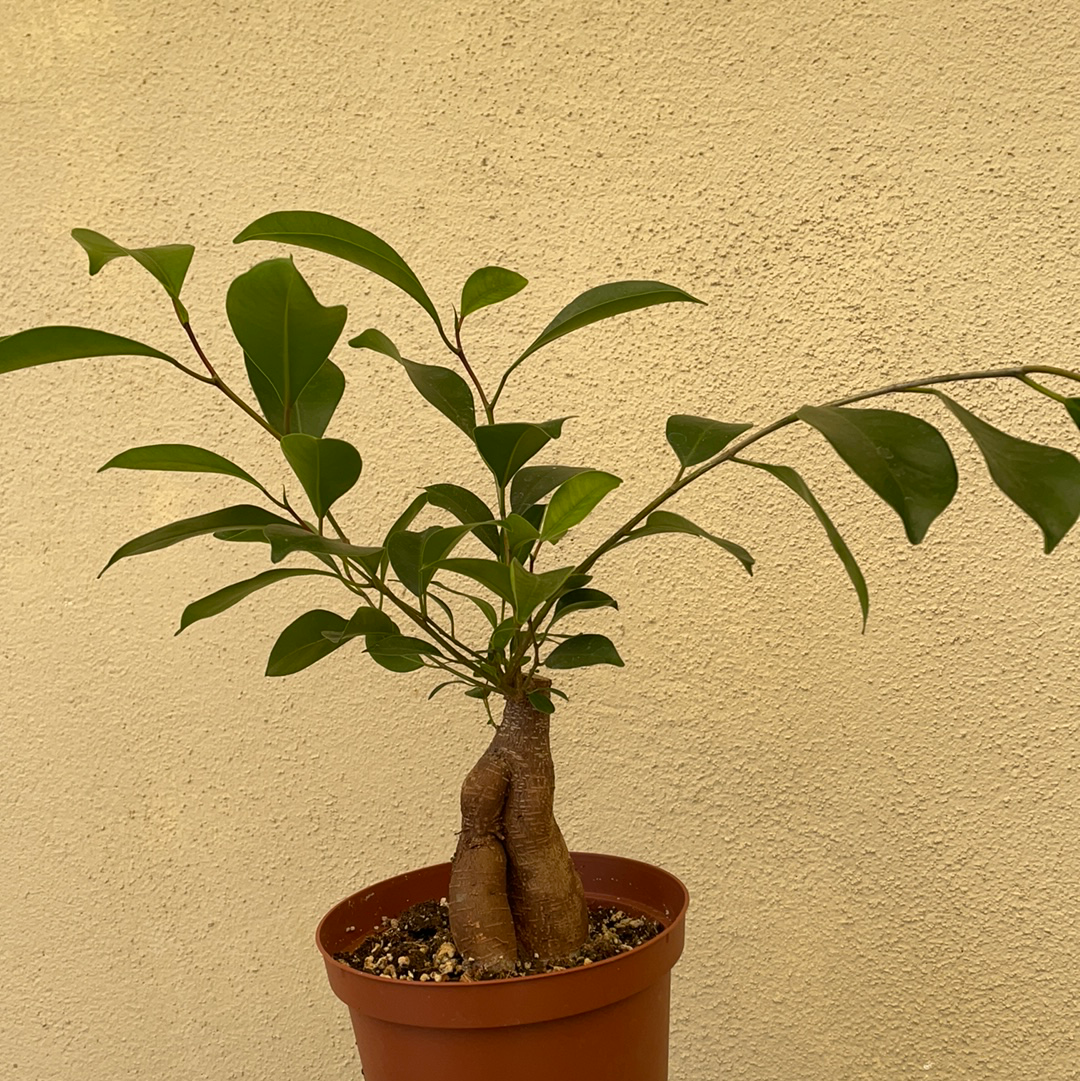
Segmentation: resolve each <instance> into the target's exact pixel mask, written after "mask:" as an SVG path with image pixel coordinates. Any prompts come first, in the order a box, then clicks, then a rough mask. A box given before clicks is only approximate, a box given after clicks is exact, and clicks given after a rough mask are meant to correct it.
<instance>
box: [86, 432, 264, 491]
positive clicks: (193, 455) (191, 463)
mask: <svg viewBox="0 0 1080 1081" xmlns="http://www.w3.org/2000/svg"><path fill="white" fill-rule="evenodd" d="M106 469H164V470H172V471H175V472H178V473H223V474H225V475H226V476H229V477H237V478H239V479H240V480H245V481H247V482H248V484H253V485H254V486H255V487H256V488H258V489H259V491H261V492H265V491H266V489H265V488H264V487H263V486H262V485H261V484H260V483H259V482H258V481H257V480H256V479H255V478H254V477H253V476H252V475H251V474H250V473H248V472H247V471H246V470H243V469H241V468H240V466H238V465H234V464H233V463H232V462H230V461H229V459H228V458H223V457H222V456H221V455H220V454H215V453H214V452H213V451H212V450H203V449H202V448H201V447H192V446H189V445H188V444H186V443H154V444H153V445H152V446H148V447H132V448H131V450H125V451H122V452H121V453H120V454H118V455H116V457H115V458H110V459H109V460H108V461H107V462H106V463H105V464H104V465H103V466H102V467H101V468H100V469H99V470H98V472H99V473H102V472H104V471H105V470H106Z"/></svg>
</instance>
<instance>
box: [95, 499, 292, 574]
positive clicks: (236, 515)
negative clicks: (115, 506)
mask: <svg viewBox="0 0 1080 1081" xmlns="http://www.w3.org/2000/svg"><path fill="white" fill-rule="evenodd" d="M289 524H290V523H289V522H288V521H287V520H286V519H285V518H282V517H280V516H279V515H277V514H272V513H271V512H270V511H268V510H265V509H264V508H262V507H254V506H250V505H248V504H244V503H242V504H239V505H237V506H235V507H225V508H224V509H223V510H215V511H211V512H210V513H209V514H199V515H196V516H195V517H194V518H184V519H183V520H181V521H179V522H172V523H171V524H170V525H165V526H161V528H159V529H153V530H151V531H150V532H149V533H144V534H143V535H142V536H141V537H135V538H134V539H133V540H129V541H128V542H127V544H122V545H121V546H120V547H119V548H117V549H116V551H115V552H113V554H112V556H111V557H110V559H109V562H108V563H106V564H105V566H104V567H102V569H101V573H100V574H99V575H98V577H99V578H100V577H101V575H102V574H104V573H105V572H106V571H107V570H108V569H109V568H110V567H111V566H112V565H113V564H114V563H116V562H117V561H119V560H121V559H126V558H127V557H128V556H137V555H142V554H143V553H145V552H156V551H157V550H158V549H160V548H168V547H169V546H170V545H172V544H177V543H179V542H180V541H184V540H190V539H191V538H192V537H202V536H205V535H206V534H207V533H214V532H216V531H218V530H225V529H229V530H233V529H262V528H263V527H264V526H268V525H286V526H287V525H289Z"/></svg>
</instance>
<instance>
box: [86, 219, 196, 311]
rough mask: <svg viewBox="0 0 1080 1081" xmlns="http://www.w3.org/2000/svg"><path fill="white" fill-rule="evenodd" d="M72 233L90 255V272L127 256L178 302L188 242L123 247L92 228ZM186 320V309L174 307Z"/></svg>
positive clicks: (191, 250)
mask: <svg viewBox="0 0 1080 1081" xmlns="http://www.w3.org/2000/svg"><path fill="white" fill-rule="evenodd" d="M71 235H72V236H73V237H74V238H75V240H76V241H77V242H78V243H79V244H80V245H81V246H82V249H83V251H85V252H86V254H87V255H88V256H89V257H90V274H91V276H93V275H94V274H96V273H97V272H98V271H99V270H100V269H101V268H102V267H103V266H105V264H106V263H109V262H112V260H113V259H118V258H120V257H121V256H125V255H127V256H130V257H131V258H132V259H134V260H135V261H136V262H137V263H139V264H141V265H142V266H143V267H144V268H145V269H146V270H148V271H149V272H150V273H151V274H152V275H153V276H154V277H155V278H156V279H157V280H158V282H160V283H161V285H162V287H163V288H164V290H165V292H166V293H168V294H169V296H170V297H171V298H172V299H173V300H174V301H176V302H177V304H179V301H180V290H181V289H182V288H183V287H184V278H185V277H187V272H188V267H189V266H191V257H192V256H193V255H194V254H195V249H194V248H193V247H192V246H191V245H190V244H163V245H161V246H159V247H155V248H125V247H123V246H122V245H120V244H117V243H116V242H115V241H112V240H110V239H109V238H108V237H107V236H102V235H101V233H95V232H94V230H93V229H72V230H71ZM177 313H178V314H179V315H180V318H181V319H182V320H183V321H184V322H185V323H186V322H187V312H186V311H185V310H184V308H183V306H182V305H180V306H179V307H178V309H177Z"/></svg>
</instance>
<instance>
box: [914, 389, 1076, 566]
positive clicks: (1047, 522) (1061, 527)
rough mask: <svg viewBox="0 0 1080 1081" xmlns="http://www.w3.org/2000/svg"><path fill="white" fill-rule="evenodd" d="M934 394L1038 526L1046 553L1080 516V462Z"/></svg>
mask: <svg viewBox="0 0 1080 1081" xmlns="http://www.w3.org/2000/svg"><path fill="white" fill-rule="evenodd" d="M933 393H934V394H936V395H937V397H939V398H940V399H941V400H942V401H943V402H944V403H945V405H946V406H948V408H949V410H950V411H951V412H952V413H953V415H954V416H955V417H956V418H957V419H958V420H959V421H960V423H961V424H963V426H964V427H965V428H966V429H967V430H968V432H969V433H970V435H971V438H972V439H974V440H975V443H976V444H977V445H978V448H979V450H980V451H981V452H982V456H983V458H984V459H985V460H986V467H987V469H989V471H990V476H991V477H992V478H993V481H994V483H995V484H996V485H997V486H998V487H999V488H1000V489H1001V490H1002V491H1003V492H1004V493H1005V495H1007V496H1008V497H1009V499H1011V500H1012V501H1013V503H1015V504H1016V505H1017V506H1018V507H1019V508H1020V509H1021V510H1022V511H1023V512H1024V513H1025V514H1026V515H1027V516H1028V517H1029V518H1031V519H1032V520H1033V521H1034V522H1035V524H1036V525H1037V526H1038V527H1039V528H1040V529H1041V530H1042V534H1043V549H1044V551H1045V552H1046V553H1047V554H1049V553H1050V552H1052V551H1053V550H1054V549H1055V548H1056V547H1057V546H1058V544H1059V543H1060V541H1061V539H1062V538H1063V537H1064V536H1065V534H1066V533H1068V532H1069V530H1070V529H1072V527H1073V525H1074V524H1075V522H1076V519H1077V516H1078V515H1080V462H1078V461H1077V460H1076V458H1074V457H1073V456H1072V455H1071V454H1069V453H1068V452H1067V451H1064V450H1058V448H1057V447H1047V446H1044V445H1043V444H1041V443H1029V442H1028V441H1027V440H1025V439H1017V438H1016V436H1013V435H1009V434H1007V433H1006V432H1003V431H1001V429H1000V428H995V427H994V426H993V425H991V424H987V423H986V421H985V420H982V419H980V418H979V417H977V416H975V414H974V413H969V412H968V411H967V410H966V409H965V408H964V407H963V406H962V405H960V404H959V403H957V402H955V401H953V400H952V398H950V397H948V396H947V395H945V394H942V393H941V391H940V390H935V391H934V392H933Z"/></svg>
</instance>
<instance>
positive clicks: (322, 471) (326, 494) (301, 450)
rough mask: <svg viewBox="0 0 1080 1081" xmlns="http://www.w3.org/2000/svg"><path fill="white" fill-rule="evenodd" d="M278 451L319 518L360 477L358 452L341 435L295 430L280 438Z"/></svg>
mask: <svg viewBox="0 0 1080 1081" xmlns="http://www.w3.org/2000/svg"><path fill="white" fill-rule="evenodd" d="M281 452H282V454H284V455H285V460H286V461H287V462H288V463H289V465H290V466H291V467H292V471H293V472H294V473H295V474H296V476H297V479H298V480H299V481H300V483H301V484H302V485H303V486H304V491H305V492H306V493H307V497H308V500H309V501H310V502H311V508H312V510H314V511H315V514H316V515H317V516H318V517H319V518H325V517H326V512H327V511H328V510H329V509H330V508H331V507H332V506H333V505H334V503H335V502H336V501H337V500H339V499H340V498H341V497H342V496H343V495H344V494H345V493H346V492H348V491H349V490H350V489H351V488H352V487H353V485H355V484H356V482H357V481H358V480H359V479H360V471H361V469H362V467H363V463H362V462H361V460H360V453H359V451H357V449H356V448H355V447H354V446H353V445H352V444H351V443H346V442H345V440H343V439H318V438H316V437H315V436H313V435H302V434H300V433H296V434H294V435H287V436H285V437H284V438H283V439H282V440H281Z"/></svg>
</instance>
